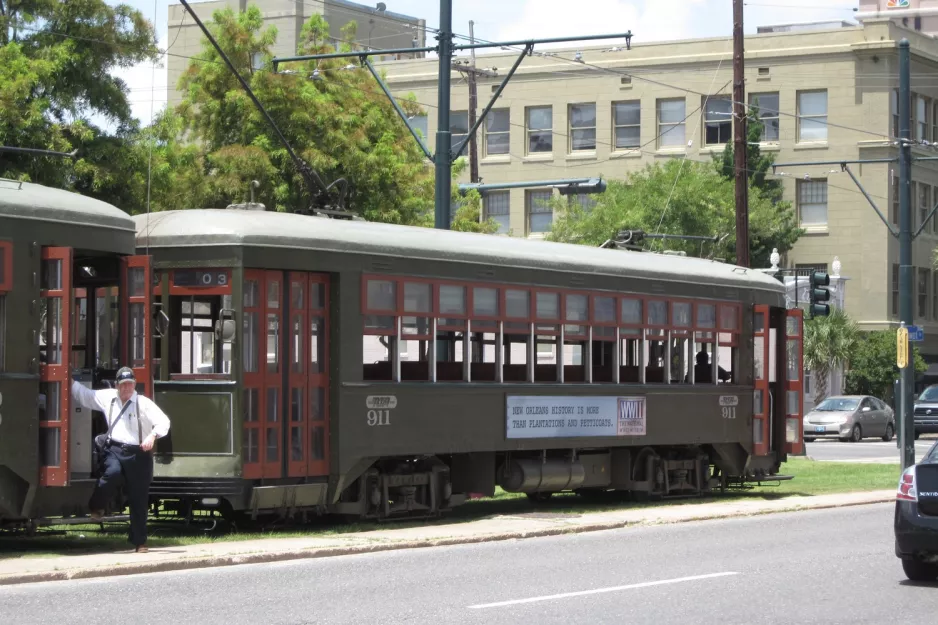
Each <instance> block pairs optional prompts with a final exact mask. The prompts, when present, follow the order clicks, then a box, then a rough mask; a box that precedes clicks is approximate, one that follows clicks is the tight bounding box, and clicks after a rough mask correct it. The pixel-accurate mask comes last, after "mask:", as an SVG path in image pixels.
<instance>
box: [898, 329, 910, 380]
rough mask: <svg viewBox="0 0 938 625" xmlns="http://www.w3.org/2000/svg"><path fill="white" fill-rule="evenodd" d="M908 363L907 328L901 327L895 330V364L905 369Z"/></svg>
mask: <svg viewBox="0 0 938 625" xmlns="http://www.w3.org/2000/svg"><path fill="white" fill-rule="evenodd" d="M908 364H909V330H908V328H906V327H904V326H903V327H901V328H899V329H898V330H896V366H897V367H899V368H900V369H905V368H906V366H907V365H908Z"/></svg>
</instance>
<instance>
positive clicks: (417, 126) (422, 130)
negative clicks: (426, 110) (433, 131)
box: [407, 115, 430, 146]
mask: <svg viewBox="0 0 938 625" xmlns="http://www.w3.org/2000/svg"><path fill="white" fill-rule="evenodd" d="M407 121H408V122H410V126H411V128H413V129H414V130H416V131H417V133H418V134H419V135H420V138H421V139H422V140H423V144H424V145H425V146H426V145H429V144H428V143H427V137H428V136H429V134H430V131H429V122H428V121H427V116H426V115H414V116H413V117H408V118H407Z"/></svg>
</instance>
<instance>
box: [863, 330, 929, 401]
mask: <svg viewBox="0 0 938 625" xmlns="http://www.w3.org/2000/svg"><path fill="white" fill-rule="evenodd" d="M896 351H897V346H896V332H895V330H879V331H876V332H868V333H865V335H864V336H863V338H862V339H861V340H860V341H859V342H858V343H857V347H856V351H855V353H854V354H853V357H852V358H851V359H850V370H849V371H848V372H847V381H846V392H848V393H850V394H852V395H872V396H873V397H878V398H880V399H882V400H885V401H890V399H891V400H892V401H893V403H894V402H895V398H894V397H893V382H894V381H895V380H897V379H898V378H899V367H897V366H896ZM912 361H913V363H914V366H915V375H916V376H918V375H921V374H923V373H925V370H926V369H927V368H928V365H927V364H926V363H925V360H924V359H923V358H922V355H921V354H920V353H919V350H918V348H917V347H915V346H914V345H913V346H912Z"/></svg>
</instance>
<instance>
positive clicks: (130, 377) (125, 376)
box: [117, 367, 137, 385]
mask: <svg viewBox="0 0 938 625" xmlns="http://www.w3.org/2000/svg"><path fill="white" fill-rule="evenodd" d="M136 381H137V378H136V377H134V371H133V369H131V368H130V367H121V368H120V370H119V371H118V372H117V384H118V385H119V384H121V383H122V382H136Z"/></svg>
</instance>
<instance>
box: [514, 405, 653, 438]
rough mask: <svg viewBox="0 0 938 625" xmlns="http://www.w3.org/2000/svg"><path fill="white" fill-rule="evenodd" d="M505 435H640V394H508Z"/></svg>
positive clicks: (642, 417)
mask: <svg viewBox="0 0 938 625" xmlns="http://www.w3.org/2000/svg"><path fill="white" fill-rule="evenodd" d="M506 408H507V410H506V417H507V424H506V426H507V427H506V435H507V437H508V438H580V437H597V436H644V435H645V420H646V411H645V398H644V397H570V396H542V395H538V396H528V395H509V396H508V398H507V400H506Z"/></svg>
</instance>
